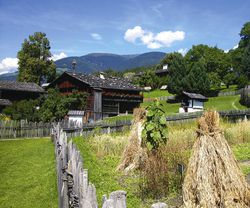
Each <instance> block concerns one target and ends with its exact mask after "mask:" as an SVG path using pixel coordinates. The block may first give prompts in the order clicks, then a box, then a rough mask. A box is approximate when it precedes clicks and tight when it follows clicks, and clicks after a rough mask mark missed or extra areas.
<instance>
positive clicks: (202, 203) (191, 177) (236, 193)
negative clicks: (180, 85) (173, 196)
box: [183, 111, 250, 208]
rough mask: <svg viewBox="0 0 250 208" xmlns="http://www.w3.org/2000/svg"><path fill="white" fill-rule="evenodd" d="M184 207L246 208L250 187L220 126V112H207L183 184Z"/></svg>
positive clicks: (249, 197)
mask: <svg viewBox="0 0 250 208" xmlns="http://www.w3.org/2000/svg"><path fill="white" fill-rule="evenodd" d="M183 202H184V205H183V207H187V208H193V207H204V208H216V207H220V208H221V207H225V208H247V207H250V188H249V185H248V184H247V182H246V180H245V177H244V175H243V174H242V172H241V170H240V168H239V166H238V164H237V161H236V159H235V157H234V155H233V153H232V151H231V149H230V147H229V145H228V143H227V141H226V140H225V138H224V135H223V132H222V131H221V130H220V128H219V114H218V113H217V112H215V111H209V112H205V113H204V115H203V116H202V117H201V118H200V119H199V121H198V130H197V140H196V142H195V144H194V146H193V154H192V156H191V158H190V160H189V165H188V168H187V172H186V177H185V180H184V184H183Z"/></svg>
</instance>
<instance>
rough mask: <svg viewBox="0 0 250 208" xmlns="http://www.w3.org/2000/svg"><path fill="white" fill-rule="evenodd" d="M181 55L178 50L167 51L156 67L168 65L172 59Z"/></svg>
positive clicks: (160, 67)
mask: <svg viewBox="0 0 250 208" xmlns="http://www.w3.org/2000/svg"><path fill="white" fill-rule="evenodd" d="M182 57H183V56H182V55H181V54H180V53H178V52H173V53H168V54H166V56H165V57H164V58H163V59H162V60H161V62H160V64H158V65H157V66H156V69H162V67H163V66H164V65H168V67H170V65H171V64H172V62H173V60H174V59H176V58H182Z"/></svg>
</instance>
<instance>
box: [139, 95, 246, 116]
mask: <svg viewBox="0 0 250 208" xmlns="http://www.w3.org/2000/svg"><path fill="white" fill-rule="evenodd" d="M239 101H240V96H239V95H234V96H221V97H211V98H209V100H208V101H207V102H205V109H214V110H242V109H247V107H245V106H243V105H241V104H240V102H239ZM160 102H161V103H162V104H163V109H164V111H165V112H166V115H171V114H175V113H178V112H179V107H180V103H168V102H166V101H160ZM150 103H151V102H143V103H141V107H147V106H148V105H149V104H150Z"/></svg>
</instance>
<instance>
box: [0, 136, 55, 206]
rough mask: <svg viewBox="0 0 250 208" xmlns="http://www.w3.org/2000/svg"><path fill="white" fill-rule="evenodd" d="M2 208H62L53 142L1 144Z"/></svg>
mask: <svg viewBox="0 0 250 208" xmlns="http://www.w3.org/2000/svg"><path fill="white" fill-rule="evenodd" d="M0 170H1V177H0V207H12V208H15V207H18V208H19V207H22V208H26V207H27V208H30V207H36V208H39V207H41V208H44V207H49V208H52V207H55V208H56V207H58V204H57V188H56V187H57V184H56V172H55V158H54V147H53V143H52V142H51V141H50V139H26V140H25V139H22V140H12V141H0Z"/></svg>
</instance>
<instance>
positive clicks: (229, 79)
mask: <svg viewBox="0 0 250 208" xmlns="http://www.w3.org/2000/svg"><path fill="white" fill-rule="evenodd" d="M236 79H237V77H236V75H235V73H233V72H229V73H228V74H226V76H225V77H224V79H223V81H224V83H225V85H226V86H227V88H229V86H230V85H232V84H234V83H236Z"/></svg>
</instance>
